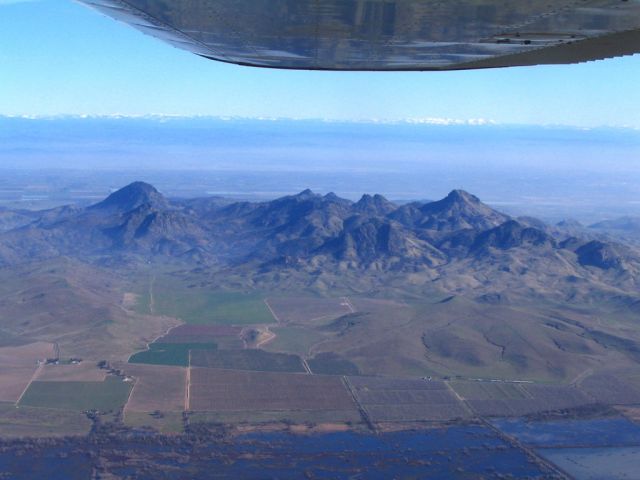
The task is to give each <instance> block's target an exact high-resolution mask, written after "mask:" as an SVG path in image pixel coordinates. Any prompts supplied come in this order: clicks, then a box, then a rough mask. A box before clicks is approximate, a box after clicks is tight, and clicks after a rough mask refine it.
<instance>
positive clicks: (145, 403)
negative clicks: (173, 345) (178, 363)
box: [121, 364, 187, 416]
mask: <svg viewBox="0 0 640 480" xmlns="http://www.w3.org/2000/svg"><path fill="white" fill-rule="evenodd" d="M121 368H122V369H123V370H124V372H125V373H126V374H127V375H130V376H132V377H133V378H134V381H135V383H134V385H133V389H132V391H131V395H130V396H129V401H128V402H127V404H126V406H125V416H127V415H129V414H130V413H131V412H153V411H156V410H158V411H161V412H182V411H183V410H185V398H186V386H187V369H186V368H181V367H171V366H163V365H136V364H126V365H122V366H121Z"/></svg>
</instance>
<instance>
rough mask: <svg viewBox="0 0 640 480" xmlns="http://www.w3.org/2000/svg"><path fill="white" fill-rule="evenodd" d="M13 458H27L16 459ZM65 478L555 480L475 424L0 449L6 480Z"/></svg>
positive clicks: (112, 439)
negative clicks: (381, 431)
mask: <svg viewBox="0 0 640 480" xmlns="http://www.w3.org/2000/svg"><path fill="white" fill-rule="evenodd" d="M16 452H22V454H21V455H16ZM52 465H54V466H55V467H56V472H61V473H59V477H55V478H65V479H76V478H88V473H87V472H90V471H91V469H94V471H97V472H98V473H100V474H101V475H107V474H111V475H115V476H117V477H127V476H129V475H133V474H135V476H136V478H140V479H154V480H161V479H175V478H242V479H270V478H274V479H275V478H277V479H294V478H296V479H297V478H317V479H321V478H327V479H348V478H366V479H388V478H407V479H409V478H430V479H450V478H496V477H498V478H499V477H500V475H504V476H505V477H506V478H515V479H518V478H522V479H524V478H527V479H543V478H545V479H546V478H553V476H550V474H549V472H548V471H545V470H543V469H542V468H541V467H540V466H539V465H537V464H536V463H535V462H533V461H531V460H530V459H529V458H528V457H527V456H526V455H525V454H524V453H523V452H521V451H520V450H518V449H515V448H513V447H512V446H510V445H508V444H507V443H505V442H504V441H503V440H501V439H500V438H499V437H498V436H497V435H496V434H495V433H494V432H492V431H491V430H489V429H487V428H485V427H483V426H477V425H470V426H458V427H451V428H437V429H429V430H420V431H406V432H394V433H384V434H379V435H371V434H361V433H353V432H340V433H327V434H314V435H302V436H301V435H292V434H288V433H256V434H250V435H244V436H240V437H233V438H220V439H214V438H207V437H206V436H205V437H203V436H197V437H195V436H188V435H186V436H182V437H163V436H160V435H130V434H129V435H126V436H122V435H120V436H107V437H104V438H99V437H95V436H94V437H93V438H90V439H68V440H66V441H60V443H59V444H57V445H55V447H52V445H48V446H47V445H41V444H39V443H34V444H28V445H27V444H25V443H20V442H17V443H15V444H14V445H12V444H10V443H5V444H4V445H1V446H0V472H2V473H3V474H4V475H6V476H8V477H9V478H54V477H51V476H50V475H49V472H50V471H51V468H52V467H51V466H52ZM23 472H28V475H27V476H22V475H23Z"/></svg>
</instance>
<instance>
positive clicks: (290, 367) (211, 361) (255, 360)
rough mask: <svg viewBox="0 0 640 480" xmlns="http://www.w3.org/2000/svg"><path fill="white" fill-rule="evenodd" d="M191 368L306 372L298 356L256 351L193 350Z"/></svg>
mask: <svg viewBox="0 0 640 480" xmlns="http://www.w3.org/2000/svg"><path fill="white" fill-rule="evenodd" d="M191 366H193V367H210V368H224V369H231V370H255V371H262V372H298V373H304V372H305V371H306V370H305V368H304V366H303V365H302V361H301V360H300V357H298V356H297V355H291V354H286V353H271V352H265V351H263V350H256V349H244V350H215V351H209V350H192V351H191Z"/></svg>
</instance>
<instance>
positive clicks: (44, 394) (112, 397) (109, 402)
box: [19, 376, 132, 412]
mask: <svg viewBox="0 0 640 480" xmlns="http://www.w3.org/2000/svg"><path fill="white" fill-rule="evenodd" d="M131 386H132V385H131V384H130V383H128V382H124V381H122V379H121V378H119V377H112V376H110V377H107V378H106V379H105V381H103V382H42V381H35V382H31V384H30V385H29V388H28V389H27V391H26V392H25V394H24V395H23V397H22V398H21V400H20V403H19V406H27V407H41V408H52V409H61V410H72V411H84V410H99V411H101V412H110V411H115V410H118V409H119V408H121V407H122V406H123V405H124V404H125V403H126V401H127V399H128V397H129V391H130V390H131Z"/></svg>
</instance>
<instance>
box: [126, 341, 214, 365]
mask: <svg viewBox="0 0 640 480" xmlns="http://www.w3.org/2000/svg"><path fill="white" fill-rule="evenodd" d="M217 348H218V346H217V345H216V344H215V343H152V344H151V345H149V350H145V351H144V352H138V353H134V354H133V355H131V357H130V358H129V363H146V364H149V365H175V366H178V367H186V366H188V365H189V351H190V350H208V351H214V350H216V349H217Z"/></svg>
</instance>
